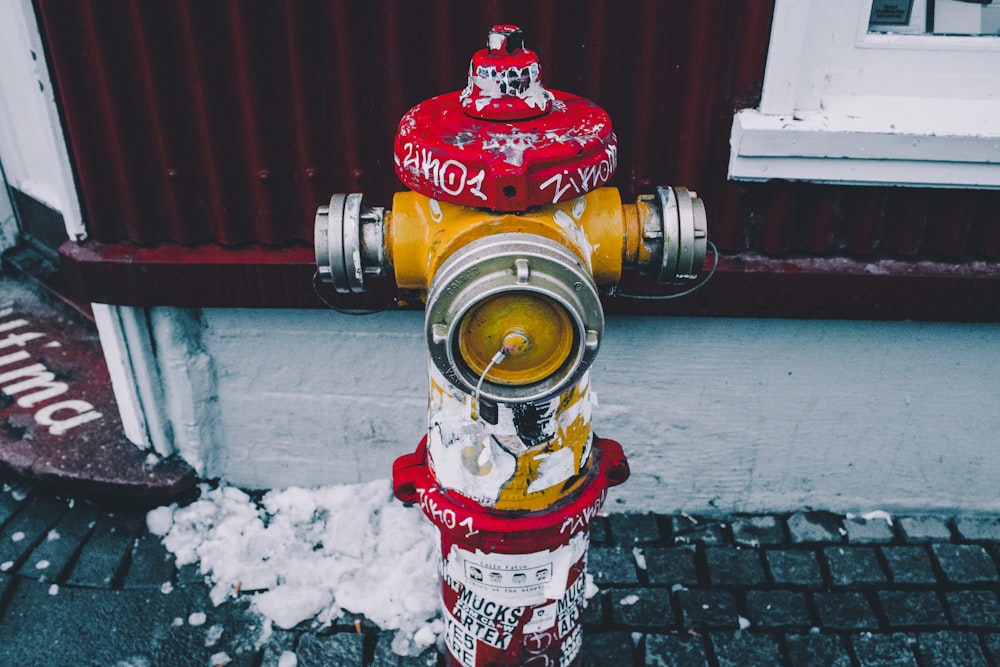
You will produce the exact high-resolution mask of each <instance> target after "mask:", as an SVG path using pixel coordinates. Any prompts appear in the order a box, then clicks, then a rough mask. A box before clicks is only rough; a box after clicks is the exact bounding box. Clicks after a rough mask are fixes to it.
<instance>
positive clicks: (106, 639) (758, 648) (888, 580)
mask: <svg viewBox="0 0 1000 667" xmlns="http://www.w3.org/2000/svg"><path fill="white" fill-rule="evenodd" d="M0 483H2V485H3V491H2V493H0V665H18V666H34V665H38V666H39V667H41V666H45V667H56V666H60V665H66V666H74V667H75V666H81V665H95V666H96V665H101V666H108V665H114V666H121V667H125V666H131V667H147V666H148V667H152V666H160V665H162V666H164V667H184V666H187V665H191V666H199V667H206V666H208V667H212V666H214V665H227V664H228V665H246V666H248V667H257V666H260V665H267V666H272V667H276V666H278V665H279V659H280V657H281V656H282V655H283V654H286V652H293V653H295V654H296V656H297V659H298V660H297V664H298V665H299V667H303V666H306V665H343V666H345V667H390V666H391V667H411V666H416V665H422V666H431V665H438V664H440V662H439V661H440V660H441V657H440V656H439V655H438V654H437V653H436V652H435V651H433V650H431V651H428V652H427V653H426V654H425V655H424V656H422V657H421V658H400V657H398V656H396V655H395V654H393V653H392V651H391V649H390V647H389V642H390V641H391V639H392V633H391V632H380V631H379V629H378V628H377V627H375V626H374V625H373V624H371V623H369V622H368V621H366V620H365V619H364V618H362V617H357V616H347V617H345V618H342V619H341V620H340V621H338V622H337V624H335V625H333V626H330V627H326V628H323V629H316V628H312V627H308V624H304V625H303V626H300V627H299V628H296V629H295V630H294V631H287V632H286V631H276V632H275V633H274V634H273V635H272V636H271V638H270V639H269V640H268V641H266V642H263V643H260V642H259V638H260V637H261V622H260V620H259V619H258V618H257V617H256V616H255V615H254V614H253V613H252V612H250V611H249V596H248V595H247V594H241V593H239V592H234V596H233V598H231V599H229V600H227V601H226V602H224V603H223V604H221V605H219V606H218V607H216V606H213V605H212V603H211V601H210V600H209V595H208V593H209V586H208V585H207V584H206V582H205V581H204V580H203V578H202V576H201V575H200V574H199V573H198V572H197V571H196V570H195V569H194V568H193V567H191V566H188V567H185V568H182V569H180V570H177V569H176V568H175V566H174V563H173V560H172V556H170V554H168V553H167V552H166V551H165V550H164V549H163V547H162V546H161V544H160V542H159V540H158V539H157V538H156V537H155V536H153V535H151V534H150V533H149V532H148V531H147V529H146V525H145V513H146V509H147V507H145V506H136V501H134V500H128V499H122V501H121V502H120V503H119V505H118V506H117V507H114V508H110V507H108V506H106V505H98V504H94V503H92V502H90V501H88V500H85V499H82V498H72V497H67V496H56V495H53V494H52V493H51V492H50V491H49V490H47V489H46V488H42V487H39V486H36V485H34V484H33V483H32V482H29V481H26V480H24V479H23V478H20V477H15V476H13V475H11V474H9V473H3V474H0ZM129 504H131V505H132V507H128V505H129ZM998 563H1000V518H998V517H965V516H959V517H946V516H910V517H898V518H895V519H894V520H893V522H892V524H891V525H890V524H889V523H888V522H886V521H885V520H884V519H881V518H873V519H871V520H865V519H861V518H856V517H844V516H839V515H833V514H827V513H820V512H797V513H794V514H790V515H754V516H736V517H726V518H720V517H715V518H705V517H701V518H695V517H689V516H686V515H684V516H664V515H654V514H611V515H608V516H604V517H597V519H596V522H595V523H594V525H593V530H592V539H591V548H590V557H589V571H590V572H591V574H593V576H594V579H595V582H596V583H597V584H598V586H599V587H600V589H601V592H600V593H599V594H598V595H597V596H596V597H594V598H592V599H591V600H590V604H589V605H588V608H587V611H586V615H585V617H584V631H585V635H584V637H585V640H584V655H585V660H584V664H587V665H595V666H596V665H609V664H617V665H623V666H624V665H643V666H656V667H660V666H664V665H710V666H712V667H716V666H718V667H729V666H736V665H748V666H751V665H752V666H759V665H784V666H800V665H836V666H843V667H849V666H855V667H869V666H872V667H874V666H884V665H885V666H887V665H912V666H914V667H934V666H938V665H954V666H962V667H976V666H982V667H996V665H998V664H1000V598H998V592H1000V575H998V569H997V565H998ZM287 659H288V658H287V655H286V660H287Z"/></svg>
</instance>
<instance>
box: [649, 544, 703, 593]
mask: <svg viewBox="0 0 1000 667" xmlns="http://www.w3.org/2000/svg"><path fill="white" fill-rule="evenodd" d="M642 553H643V556H644V558H645V559H646V575H647V576H648V577H649V583H651V584H666V585H667V586H674V585H680V586H687V587H691V586H697V585H698V573H697V570H696V569H695V556H696V550H695V547H694V546H692V545H682V546H678V547H645V548H643V550H642Z"/></svg>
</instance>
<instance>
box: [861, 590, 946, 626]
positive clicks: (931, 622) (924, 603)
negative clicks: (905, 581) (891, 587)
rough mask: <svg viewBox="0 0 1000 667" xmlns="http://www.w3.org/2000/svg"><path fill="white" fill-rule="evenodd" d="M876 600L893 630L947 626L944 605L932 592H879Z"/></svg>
mask: <svg viewBox="0 0 1000 667" xmlns="http://www.w3.org/2000/svg"><path fill="white" fill-rule="evenodd" d="M878 599H879V603H880V604H881V605H882V611H883V612H884V613H885V617H886V619H887V620H888V622H889V625H890V626H891V627H893V628H912V627H918V626H919V627H944V626H947V625H948V617H947V616H946V615H945V613H944V605H942V604H941V601H940V600H939V599H938V596H937V593H935V592H934V591H879V592H878Z"/></svg>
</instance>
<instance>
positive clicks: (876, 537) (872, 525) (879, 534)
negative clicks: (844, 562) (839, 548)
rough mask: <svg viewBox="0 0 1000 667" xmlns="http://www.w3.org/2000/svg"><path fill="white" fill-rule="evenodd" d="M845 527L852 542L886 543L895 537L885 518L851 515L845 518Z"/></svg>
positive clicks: (849, 540) (848, 539) (848, 538)
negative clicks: (864, 517) (866, 517)
mask: <svg viewBox="0 0 1000 667" xmlns="http://www.w3.org/2000/svg"><path fill="white" fill-rule="evenodd" d="M844 529H845V530H846V531H847V541H848V542H850V543H851V544H886V543H888V542H891V541H892V540H893V538H895V535H894V534H893V532H892V526H890V525H889V523H888V521H886V520H885V519H862V518H860V517H851V518H848V519H845V520H844Z"/></svg>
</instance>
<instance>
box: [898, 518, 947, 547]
mask: <svg viewBox="0 0 1000 667" xmlns="http://www.w3.org/2000/svg"><path fill="white" fill-rule="evenodd" d="M897 524H898V525H899V531H900V532H901V533H902V534H903V539H905V540H906V541H907V542H912V543H919V542H947V541H948V540H950V539H951V529H950V528H948V521H947V519H945V518H944V517H940V516H931V515H921V516H904V517H902V518H900V519H899V520H898V522H897Z"/></svg>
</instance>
